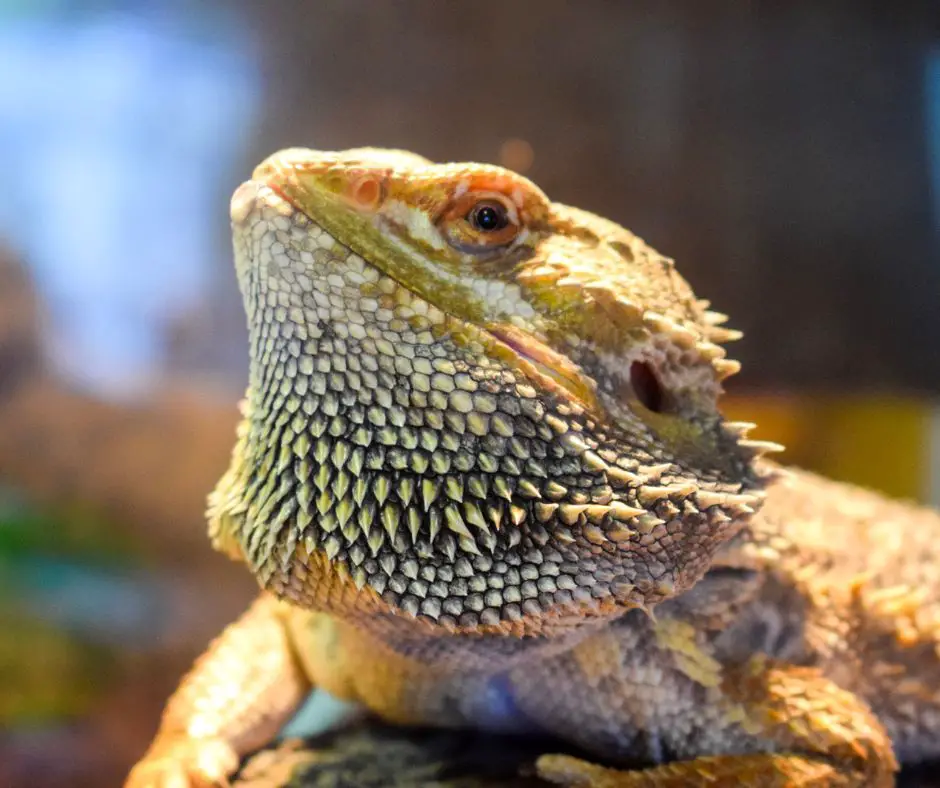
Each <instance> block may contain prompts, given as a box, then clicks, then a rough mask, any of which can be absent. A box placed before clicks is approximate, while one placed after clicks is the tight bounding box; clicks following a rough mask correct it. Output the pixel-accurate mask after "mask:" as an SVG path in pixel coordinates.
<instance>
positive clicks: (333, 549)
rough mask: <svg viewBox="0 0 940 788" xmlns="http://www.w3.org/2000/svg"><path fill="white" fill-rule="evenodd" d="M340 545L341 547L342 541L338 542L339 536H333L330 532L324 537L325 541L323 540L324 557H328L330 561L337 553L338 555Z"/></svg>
mask: <svg viewBox="0 0 940 788" xmlns="http://www.w3.org/2000/svg"><path fill="white" fill-rule="evenodd" d="M341 547H342V543H341V542H340V540H339V538H338V537H337V536H335V535H334V534H330V535H329V536H328V537H327V538H326V541H324V542H323V551H324V552H325V553H326V557H327V558H329V559H330V560H331V561H332V560H333V559H335V558H336V556H337V555H339V551H340V548H341Z"/></svg>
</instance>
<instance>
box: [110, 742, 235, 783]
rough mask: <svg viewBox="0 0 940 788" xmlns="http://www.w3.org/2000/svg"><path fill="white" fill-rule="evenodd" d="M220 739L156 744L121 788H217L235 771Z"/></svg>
mask: <svg viewBox="0 0 940 788" xmlns="http://www.w3.org/2000/svg"><path fill="white" fill-rule="evenodd" d="M238 763H239V759H238V754H237V753H236V752H235V750H234V749H232V746H231V745H230V744H229V743H228V742H227V741H225V740H223V739H193V738H189V737H185V738H183V737H180V738H174V739H170V740H169V741H166V742H160V741H159V740H158V742H157V743H156V744H155V745H154V747H153V748H151V750H150V752H148V753H147V754H146V755H145V756H144V757H143V759H141V760H140V761H139V762H138V763H137V764H136V765H135V766H134V768H133V769H132V770H131V773H130V774H129V775H128V777H127V781H126V782H125V783H124V788H219V786H228V785H229V780H228V778H229V777H230V776H231V775H232V774H233V773H234V772H235V770H236V769H237V768H238Z"/></svg>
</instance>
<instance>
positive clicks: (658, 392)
mask: <svg viewBox="0 0 940 788" xmlns="http://www.w3.org/2000/svg"><path fill="white" fill-rule="evenodd" d="M630 385H631V386H632V387H633V392H634V393H635V394H636V398H637V399H638V400H639V401H640V404H641V405H642V406H643V407H644V408H646V409H647V410H650V411H652V412H653V413H662V412H663V409H664V407H665V404H666V402H665V401H666V397H665V394H664V392H663V387H662V384H661V383H660V382H659V378H658V377H657V376H656V372H655V371H654V370H653V368H652V367H651V366H650V365H649V364H647V363H646V362H645V361H634V362H633V363H632V364H631V365H630Z"/></svg>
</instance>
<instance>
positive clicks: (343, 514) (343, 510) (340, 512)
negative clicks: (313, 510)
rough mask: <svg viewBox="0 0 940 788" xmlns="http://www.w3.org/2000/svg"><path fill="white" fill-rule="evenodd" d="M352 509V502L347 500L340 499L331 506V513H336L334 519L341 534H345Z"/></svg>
mask: <svg viewBox="0 0 940 788" xmlns="http://www.w3.org/2000/svg"><path fill="white" fill-rule="evenodd" d="M354 509H355V507H354V506H353V502H352V500H350V499H349V498H340V499H339V500H338V501H336V502H335V504H334V505H333V511H334V512H335V513H336V519H337V521H338V522H339V527H340V528H341V529H342V530H343V533H345V532H346V524H347V523H348V522H349V520H350V518H351V517H352V515H353V511H354Z"/></svg>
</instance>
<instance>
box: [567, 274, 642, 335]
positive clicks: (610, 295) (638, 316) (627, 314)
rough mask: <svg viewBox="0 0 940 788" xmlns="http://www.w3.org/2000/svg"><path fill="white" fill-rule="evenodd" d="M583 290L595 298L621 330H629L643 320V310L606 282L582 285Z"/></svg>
mask: <svg viewBox="0 0 940 788" xmlns="http://www.w3.org/2000/svg"><path fill="white" fill-rule="evenodd" d="M582 289H583V290H584V291H586V292H587V293H588V294H589V295H590V296H591V298H593V299H594V300H595V301H596V302H597V303H598V304H600V306H601V308H602V309H603V310H604V312H605V313H606V315H607V317H608V318H610V320H611V322H612V323H613V324H614V325H615V326H617V327H618V328H620V329H629V328H633V327H634V326H636V325H637V324H638V323H640V322H641V321H642V320H643V310H642V309H641V308H640V307H639V306H637V305H636V304H634V303H633V302H632V301H630V300H629V299H628V298H626V297H625V296H623V295H620V294H618V293H617V287H616V286H615V285H611V284H610V283H608V282H604V281H593V282H588V283H586V284H584V285H582Z"/></svg>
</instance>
